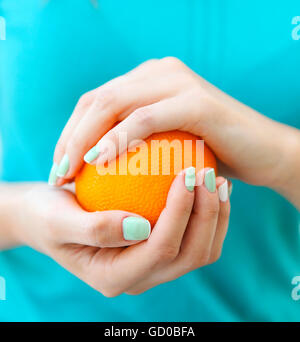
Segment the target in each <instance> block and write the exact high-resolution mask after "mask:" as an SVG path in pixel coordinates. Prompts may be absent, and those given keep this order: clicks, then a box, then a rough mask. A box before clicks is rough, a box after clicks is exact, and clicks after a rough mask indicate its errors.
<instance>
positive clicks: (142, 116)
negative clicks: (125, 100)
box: [133, 107, 154, 128]
mask: <svg viewBox="0 0 300 342" xmlns="http://www.w3.org/2000/svg"><path fill="white" fill-rule="evenodd" d="M133 115H134V119H135V120H136V122H137V123H138V124H139V125H141V126H147V127H148V128H149V127H153V126H154V119H153V115H152V111H151V109H150V107H142V108H138V109H137V110H135V112H134V113H133Z"/></svg>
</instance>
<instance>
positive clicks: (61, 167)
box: [56, 154, 70, 177]
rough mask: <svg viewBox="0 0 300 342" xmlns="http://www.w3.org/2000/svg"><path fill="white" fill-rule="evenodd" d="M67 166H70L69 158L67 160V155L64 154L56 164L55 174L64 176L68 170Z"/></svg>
mask: <svg viewBox="0 0 300 342" xmlns="http://www.w3.org/2000/svg"><path fill="white" fill-rule="evenodd" d="M69 167H70V160H69V157H68V155H67V154H65V155H64V156H63V159H62V160H61V162H60V163H59V165H58V169H57V172H56V175H57V176H58V177H64V176H65V175H66V173H67V172H68V171H69Z"/></svg>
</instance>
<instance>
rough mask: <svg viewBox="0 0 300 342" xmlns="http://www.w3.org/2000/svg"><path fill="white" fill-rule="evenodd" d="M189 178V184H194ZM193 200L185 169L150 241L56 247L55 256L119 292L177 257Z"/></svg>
mask: <svg viewBox="0 0 300 342" xmlns="http://www.w3.org/2000/svg"><path fill="white" fill-rule="evenodd" d="M190 180H191V181H190V182H187V184H188V186H191V183H192V179H191V178H190ZM190 189H191V188H190ZM193 200H194V191H190V190H187V188H186V186H185V175H184V173H182V174H180V175H178V176H177V177H176V179H175V180H174V182H173V184H172V186H171V189H170V192H169V195H168V200H167V203H166V208H165V209H164V211H163V213H162V214H161V216H160V218H159V220H158V222H157V224H156V225H155V227H154V230H153V232H152V233H151V235H150V237H151V236H152V234H154V238H153V239H151V241H150V239H148V240H147V241H144V242H141V243H140V244H137V245H135V246H130V247H128V248H125V249H122V248H103V249H95V248H93V247H82V248H81V247H80V248H79V247H78V246H70V248H67V249H66V248H63V249H61V250H59V251H56V253H55V258H56V260H57V261H58V262H59V263H61V264H62V265H64V266H65V267H67V268H68V269H69V270H70V271H71V272H73V273H75V274H76V275H77V276H78V277H80V278H81V279H83V280H84V281H86V282H87V283H88V284H90V285H91V286H92V287H94V288H95V289H97V290H98V291H100V292H101V293H103V294H105V295H106V296H109V297H111V296H116V295H118V294H120V293H122V292H124V291H125V290H126V289H127V288H130V287H132V285H133V284H136V283H138V282H140V281H142V279H143V278H145V277H147V276H149V274H151V273H152V272H153V269H156V268H157V266H158V265H162V264H165V263H168V262H169V261H170V260H171V259H173V258H174V257H175V254H177V253H178V252H179V247H180V243H181V239H182V236H183V234H184V231H185V228H186V225H187V222H188V220H189V216H190V212H191V210H192V207H193ZM74 261H76V262H74Z"/></svg>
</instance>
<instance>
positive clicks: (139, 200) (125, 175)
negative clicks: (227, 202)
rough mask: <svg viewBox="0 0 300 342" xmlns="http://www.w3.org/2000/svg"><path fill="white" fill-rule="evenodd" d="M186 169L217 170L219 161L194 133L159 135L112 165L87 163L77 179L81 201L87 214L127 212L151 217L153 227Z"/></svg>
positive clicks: (152, 137)
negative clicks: (175, 181) (175, 184)
mask: <svg viewBox="0 0 300 342" xmlns="http://www.w3.org/2000/svg"><path fill="white" fill-rule="evenodd" d="M197 140H198V142H197ZM184 141H187V142H186V144H187V145H184V144H185V142H184ZM168 143H169V144H168ZM159 144H160V145H159ZM180 145H181V146H182V149H180ZM168 146H169V147H170V146H172V148H168ZM188 147H189V148H188ZM203 152H204V153H203ZM184 162H185V164H184ZM183 166H184V167H190V166H194V167H195V168H196V171H199V170H200V169H202V168H203V167H213V168H215V170H216V159H215V157H214V155H213V153H212V152H211V150H210V149H209V148H208V147H207V146H206V145H205V144H203V143H201V139H200V138H199V137H197V136H195V135H193V134H190V133H186V132H181V131H170V132H163V133H155V134H152V135H151V136H150V137H148V138H147V139H146V140H145V141H144V143H141V144H140V145H138V147H137V148H136V151H132V150H130V152H129V151H127V152H125V153H123V154H121V156H120V157H117V158H116V159H115V160H114V161H111V162H110V163H106V164H105V165H103V166H97V167H96V166H93V165H89V164H85V165H84V167H83V168H82V169H81V171H80V173H79V174H78V175H77V177H76V180H75V182H76V195H77V199H78V202H79V203H80V205H81V206H82V207H83V208H84V209H85V210H87V211H91V212H92V211H102V210H125V211H129V212H133V213H136V214H139V215H141V216H143V217H145V218H147V219H148V220H149V221H150V223H151V225H152V226H153V225H154V224H155V222H156V221H157V219H158V217H159V215H160V213H161V211H162V209H163V208H164V206H165V203H166V199H167V195H168V191H169V188H170V186H171V183H172V181H173V179H174V178H175V176H176V173H178V172H179V171H180V170H182V169H183ZM105 173H106V174H105Z"/></svg>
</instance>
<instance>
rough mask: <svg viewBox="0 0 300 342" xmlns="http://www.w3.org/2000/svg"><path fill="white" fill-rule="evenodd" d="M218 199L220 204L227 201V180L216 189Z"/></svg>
mask: <svg viewBox="0 0 300 342" xmlns="http://www.w3.org/2000/svg"><path fill="white" fill-rule="evenodd" d="M218 192H219V198H220V201H221V202H226V201H227V200H228V182H227V180H226V181H225V182H224V183H223V184H222V185H220V186H219V189H218Z"/></svg>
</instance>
